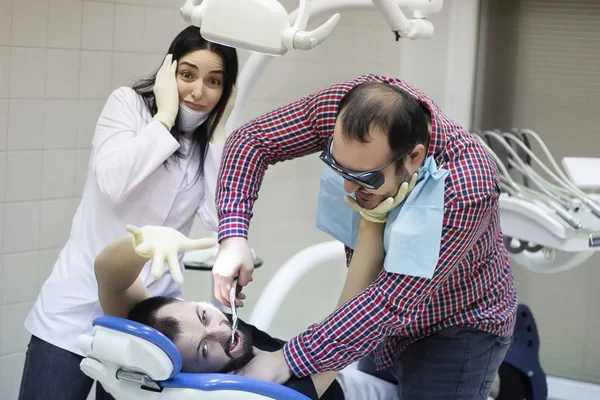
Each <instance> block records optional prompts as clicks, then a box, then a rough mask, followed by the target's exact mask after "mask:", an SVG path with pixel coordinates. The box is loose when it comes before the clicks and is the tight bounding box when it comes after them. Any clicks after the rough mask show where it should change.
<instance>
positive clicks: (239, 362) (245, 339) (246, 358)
mask: <svg viewBox="0 0 600 400" xmlns="http://www.w3.org/2000/svg"><path fill="white" fill-rule="evenodd" d="M225 316H226V317H227V319H228V320H229V321H230V322H231V315H228V314H225ZM237 332H238V333H239V335H240V336H241V337H242V350H241V352H239V351H237V352H236V353H239V355H237V356H236V357H235V358H231V355H230V354H229V348H230V347H231V338H229V340H228V341H227V344H226V345H225V346H226V348H225V349H224V350H225V354H226V355H227V356H228V357H230V360H229V362H228V363H227V365H225V366H224V367H223V369H222V370H221V371H220V372H222V373H225V372H231V371H236V370H238V369H240V368H242V367H243V366H244V365H246V364H248V363H249V362H250V360H252V357H253V355H252V334H251V332H250V330H249V329H248V328H247V327H246V326H245V325H241V324H240V325H239V326H238V329H237Z"/></svg>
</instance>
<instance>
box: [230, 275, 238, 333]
mask: <svg viewBox="0 0 600 400" xmlns="http://www.w3.org/2000/svg"><path fill="white" fill-rule="evenodd" d="M236 297H237V279H234V280H233V282H231V289H229V303H231V316H232V320H233V323H232V324H231V343H233V339H234V338H235V331H237V327H238V317H237V312H236V306H235V299H236Z"/></svg>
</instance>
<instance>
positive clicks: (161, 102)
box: [152, 54, 179, 130]
mask: <svg viewBox="0 0 600 400" xmlns="http://www.w3.org/2000/svg"><path fill="white" fill-rule="evenodd" d="M176 74H177V60H175V61H173V55H172V54H167V56H166V57H165V60H164V61H163V64H162V66H161V67H160V69H159V70H158V73H157V74H156V81H155V82H154V99H155V101H156V108H157V112H156V115H155V116H154V117H153V118H152V119H154V120H157V121H160V122H161V123H162V124H163V125H164V126H165V127H166V128H167V129H168V130H171V128H172V127H173V125H174V124H175V119H176V118H177V113H178V112H179V89H178V87H177V77H176Z"/></svg>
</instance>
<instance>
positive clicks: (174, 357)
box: [92, 315, 310, 400]
mask: <svg viewBox="0 0 600 400" xmlns="http://www.w3.org/2000/svg"><path fill="white" fill-rule="evenodd" d="M92 325H94V326H96V325H97V326H102V327H105V328H108V329H112V330H115V331H118V332H123V333H127V334H129V335H133V336H137V337H139V338H142V339H145V340H147V341H149V342H151V343H153V344H155V345H156V346H158V347H159V348H161V349H162V350H163V351H164V352H165V354H166V355H167V356H168V357H169V359H170V360H171V362H172V363H173V372H172V373H171V377H170V379H168V380H166V381H161V383H160V384H161V386H162V387H164V388H189V389H199V390H203V391H213V390H236V391H241V392H250V393H256V394H260V395H263V396H266V397H270V398H273V399H285V400H310V399H309V398H308V397H306V396H304V395H303V394H301V393H299V392H297V391H295V390H293V389H290V388H288V387H286V386H283V385H277V384H274V383H269V382H264V381H261V380H258V379H252V378H247V377H244V376H238V375H233V374H192V373H183V372H181V364H182V361H181V355H180V354H179V351H178V350H177V347H175V345H174V344H173V342H171V341H170V340H169V338H167V337H166V336H165V335H163V334H162V333H160V332H159V331H157V330H156V329H154V328H151V327H149V326H147V325H143V324H140V323H138V322H134V321H130V320H128V319H124V318H119V317H110V316H106V315H104V316H101V317H97V318H96V319H94V321H93V322H92Z"/></svg>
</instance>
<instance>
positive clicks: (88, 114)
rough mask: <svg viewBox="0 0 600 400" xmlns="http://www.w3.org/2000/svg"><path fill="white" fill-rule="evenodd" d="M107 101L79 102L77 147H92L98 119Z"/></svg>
mask: <svg viewBox="0 0 600 400" xmlns="http://www.w3.org/2000/svg"><path fill="white" fill-rule="evenodd" d="M105 102H106V100H79V105H78V107H79V108H78V110H79V111H78V113H77V147H80V148H90V147H92V138H93V137H94V132H95V130H96V123H97V122H98V117H100V113H101V112H102V109H103V108H104V104H105Z"/></svg>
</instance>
